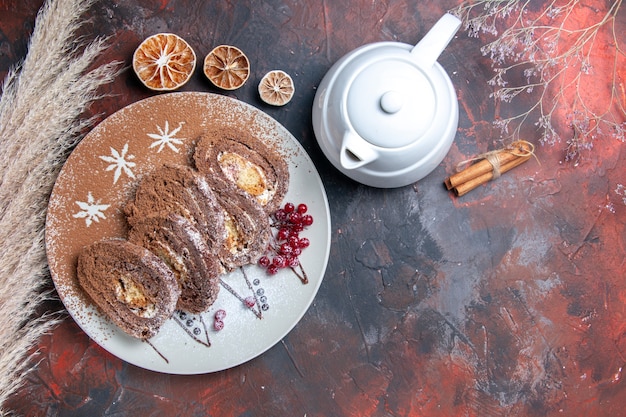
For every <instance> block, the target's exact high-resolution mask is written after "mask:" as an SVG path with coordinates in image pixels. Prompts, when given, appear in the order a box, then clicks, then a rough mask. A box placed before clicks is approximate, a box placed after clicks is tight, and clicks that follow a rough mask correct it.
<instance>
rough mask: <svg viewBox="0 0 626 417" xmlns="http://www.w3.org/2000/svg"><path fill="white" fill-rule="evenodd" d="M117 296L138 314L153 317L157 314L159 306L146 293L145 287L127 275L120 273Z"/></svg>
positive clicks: (117, 282) (116, 287) (116, 290)
mask: <svg viewBox="0 0 626 417" xmlns="http://www.w3.org/2000/svg"><path fill="white" fill-rule="evenodd" d="M115 284H116V285H115V297H116V298H117V300H118V301H121V302H122V303H124V304H126V305H127V306H128V309H129V310H130V311H131V312H132V313H133V314H134V315H136V316H138V317H141V318H144V319H151V318H154V317H155V316H156V315H157V308H156V305H155V304H154V303H151V302H150V301H149V300H148V298H147V297H146V296H145V295H144V288H143V287H142V286H141V285H140V284H137V283H136V282H135V281H133V279H132V278H131V277H129V276H127V275H119V276H118V277H117V281H116V283H115Z"/></svg>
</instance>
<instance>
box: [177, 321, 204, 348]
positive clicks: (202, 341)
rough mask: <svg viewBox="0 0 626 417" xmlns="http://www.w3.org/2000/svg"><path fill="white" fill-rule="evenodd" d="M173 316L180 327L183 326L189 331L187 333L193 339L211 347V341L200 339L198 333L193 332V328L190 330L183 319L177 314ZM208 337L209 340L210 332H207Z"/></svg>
mask: <svg viewBox="0 0 626 417" xmlns="http://www.w3.org/2000/svg"><path fill="white" fill-rule="evenodd" d="M172 317H173V318H174V321H175V322H176V323H177V324H178V325H179V326H180V327H181V328H182V329H183V330H184V331H185V332H186V333H187V334H188V335H189V336H190V337H191V338H192V339H193V340H195V341H196V342H198V343H200V344H201V345H204V346H206V347H211V342H210V341H209V342H208V343H207V342H205V341H204V340H200V339H198V338H197V337H196V335H195V334H193V333H192V332H191V330H189V329H188V328H187V326H186V325H185V323H183V322H182V321H180V319H179V318H178V317H177V316H176V314H174V315H173V316H172ZM206 337H207V340H208V339H209V334H208V333H207V336H206Z"/></svg>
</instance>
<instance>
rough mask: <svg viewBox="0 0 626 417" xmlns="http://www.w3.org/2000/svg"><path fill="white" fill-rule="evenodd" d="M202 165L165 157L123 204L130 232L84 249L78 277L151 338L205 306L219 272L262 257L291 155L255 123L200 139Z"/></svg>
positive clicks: (130, 327)
mask: <svg viewBox="0 0 626 417" xmlns="http://www.w3.org/2000/svg"><path fill="white" fill-rule="evenodd" d="M195 146H196V147H195V149H194V154H193V161H194V165H195V166H194V167H191V166H185V165H162V166H160V167H158V168H156V169H155V170H154V171H152V172H151V173H150V174H148V175H146V176H145V177H143V178H142V179H141V180H140V181H139V182H138V185H137V188H136V191H135V195H134V198H132V199H131V200H130V201H129V202H128V203H127V205H126V206H125V207H124V214H125V216H126V220H127V222H128V226H129V229H128V235H127V237H126V239H121V238H120V239H109V240H102V241H98V242H95V243H93V244H91V245H89V246H87V247H85V248H83V250H82V251H81V253H80V254H79V256H78V266H77V276H78V283H79V285H80V286H81V287H82V288H83V289H84V291H85V292H86V293H87V294H88V295H89V297H90V298H91V300H92V301H93V302H94V303H95V304H96V305H97V306H98V307H99V308H100V309H101V310H102V311H103V312H104V313H105V314H106V315H107V316H108V317H109V318H110V319H111V320H112V321H113V322H114V323H115V324H116V325H117V326H118V327H120V328H121V329H122V330H124V331H125V332H126V333H128V334H129V335H131V336H134V337H137V338H140V339H148V338H150V337H152V336H154V335H155V334H157V333H158V331H159V329H160V327H161V326H162V324H163V323H164V322H165V321H166V320H167V319H168V318H169V317H170V316H171V315H172V314H173V312H174V311H175V310H183V311H187V312H189V313H193V314H195V313H202V312H204V311H206V310H207V309H208V308H209V307H210V306H211V305H212V304H213V303H214V302H215V300H216V299H217V296H218V293H219V289H220V275H222V274H224V273H226V272H230V271H233V270H235V269H237V268H239V267H241V266H244V265H247V264H251V263H255V262H256V261H257V260H258V259H259V257H261V256H262V255H263V254H264V253H265V251H266V249H267V247H268V244H269V242H270V238H271V231H270V221H269V218H270V215H271V214H272V213H273V212H274V211H275V210H276V209H277V208H278V206H279V205H280V204H281V202H282V200H283V198H284V196H285V194H286V192H287V188H288V184H289V169H288V166H287V163H286V161H285V159H284V158H283V157H282V155H280V154H279V153H278V152H276V151H274V150H273V149H271V148H270V147H268V146H267V145H265V143H263V142H262V141H260V140H259V139H257V138H256V137H254V136H253V135H252V134H251V133H249V132H247V131H237V130H236V129H232V128H229V129H215V130H210V131H207V132H206V133H205V134H203V135H202V136H201V137H200V138H198V140H197V141H196V145H195Z"/></svg>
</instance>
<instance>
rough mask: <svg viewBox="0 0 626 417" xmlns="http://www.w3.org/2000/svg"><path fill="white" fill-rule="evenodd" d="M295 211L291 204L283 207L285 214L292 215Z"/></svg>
mask: <svg viewBox="0 0 626 417" xmlns="http://www.w3.org/2000/svg"><path fill="white" fill-rule="evenodd" d="M295 209H296V207H295V206H294V205H293V203H285V206H284V207H283V210H285V213H293V211H294V210H295Z"/></svg>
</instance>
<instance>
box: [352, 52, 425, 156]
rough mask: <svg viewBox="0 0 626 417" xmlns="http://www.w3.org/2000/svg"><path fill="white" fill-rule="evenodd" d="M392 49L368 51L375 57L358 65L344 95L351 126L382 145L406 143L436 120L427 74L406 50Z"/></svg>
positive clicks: (365, 137) (403, 144) (387, 146)
mask: <svg viewBox="0 0 626 417" xmlns="http://www.w3.org/2000/svg"><path fill="white" fill-rule="evenodd" d="M391 48H392V49H393V50H388V51H375V50H372V51H371V52H373V53H372V56H370V58H372V57H373V58H375V59H374V60H371V61H370V62H369V63H368V64H367V65H363V66H361V71H359V72H358V73H357V74H356V75H355V77H354V78H353V81H352V82H351V84H350V86H348V91H347V95H346V96H345V100H346V116H347V118H348V120H349V122H350V125H351V126H352V128H353V129H354V130H355V131H356V133H357V134H358V135H359V136H361V137H362V138H363V139H365V140H366V141H368V142H369V143H371V144H373V145H376V146H379V147H383V148H399V147H402V146H405V145H409V144H411V143H413V142H414V141H416V140H418V139H419V138H420V137H422V136H423V135H424V133H426V131H427V130H428V129H429V128H430V127H431V126H432V124H433V123H436V122H437V121H436V120H434V119H435V112H436V108H437V96H436V94H435V89H434V86H433V83H432V82H431V80H430V78H429V76H428V75H427V74H426V73H425V72H424V70H423V69H422V68H421V66H420V65H419V62H416V60H415V59H412V58H411V54H410V53H409V51H403V50H400V51H399V52H398V48H394V47H391ZM381 52H382V53H381ZM385 52H392V53H391V54H388V53H385Z"/></svg>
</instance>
